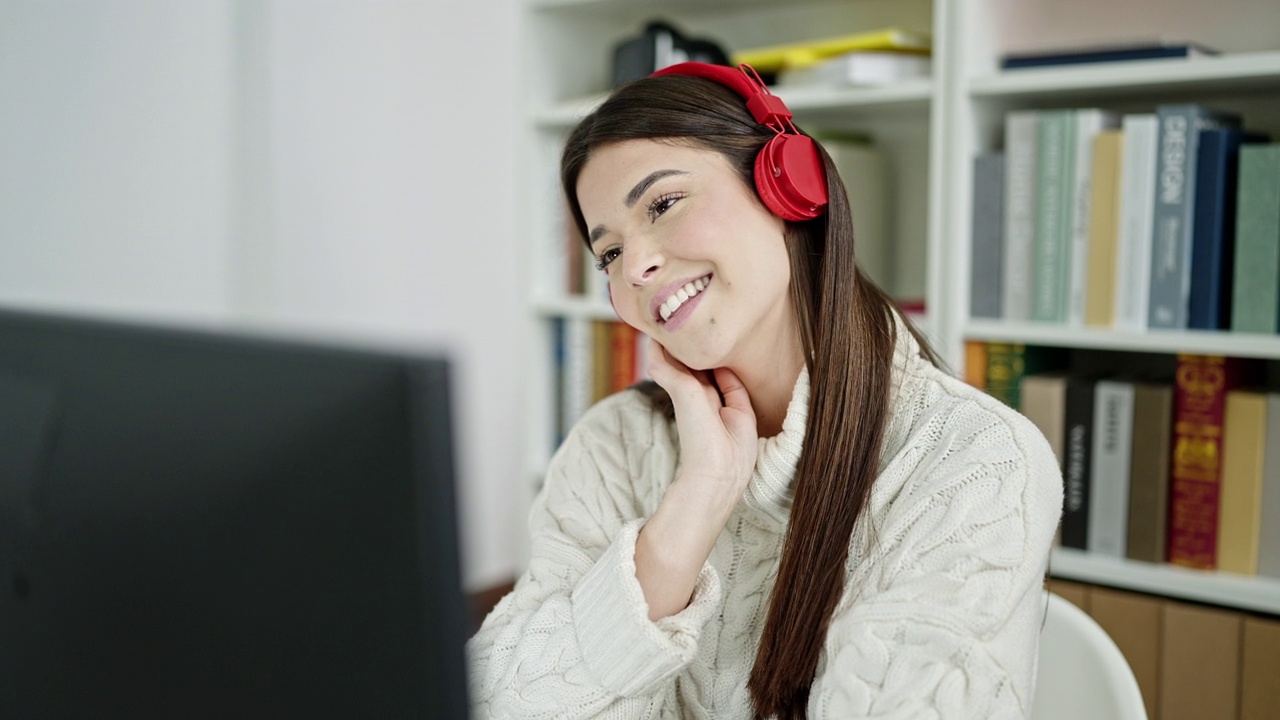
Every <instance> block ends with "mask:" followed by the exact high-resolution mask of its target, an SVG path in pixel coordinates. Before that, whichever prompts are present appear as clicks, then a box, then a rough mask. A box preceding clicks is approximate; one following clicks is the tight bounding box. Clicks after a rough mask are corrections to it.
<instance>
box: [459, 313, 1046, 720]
mask: <svg viewBox="0 0 1280 720" xmlns="http://www.w3.org/2000/svg"><path fill="white" fill-rule="evenodd" d="M898 336H899V341H898V343H897V345H898V347H897V350H896V351H895V359H894V372H893V386H894V391H893V392H894V397H893V398H892V402H891V404H890V408H891V411H890V412H891V415H890V421H889V426H888V428H887V433H886V436H885V452H884V455H883V460H882V462H881V465H880V475H879V477H878V478H877V480H876V482H875V485H874V487H873V489H872V494H871V498H870V504H869V506H868V507H867V509H866V511H865V513H864V515H863V516H862V518H861V519H860V520H859V522H858V523H857V525H856V527H855V529H854V532H853V535H852V538H851V539H850V547H849V559H848V561H847V563H846V566H845V586H844V595H843V598H842V600H841V601H840V604H839V605H838V607H837V608H836V611H835V613H834V615H833V617H832V621H831V626H830V629H829V631H828V633H827V638H826V642H825V644H824V647H823V652H822V656H821V659H820V660H819V664H818V669H817V674H816V678H815V680H814V683H813V687H812V692H811V695H810V700H809V707H808V716H809V717H810V718H840V719H846V718H903V719H904V720H906V719H910V720H916V719H919V718H966V719H967V718H983V719H987V718H1022V717H1025V716H1026V715H1027V713H1028V712H1029V709H1030V707H1031V695H1032V690H1033V688H1034V685H1035V671H1036V652H1037V643H1038V634H1039V631H1040V626H1041V620H1042V618H1043V613H1044V604H1045V599H1044V594H1043V590H1042V581H1043V577H1044V573H1045V567H1046V564H1047V562H1048V556H1049V546H1050V542H1051V540H1052V537H1053V534H1054V530H1055V528H1056V526H1057V523H1058V519H1059V514H1060V512H1061V507H1062V477H1061V473H1060V471H1059V469H1058V463H1057V460H1056V459H1055V458H1054V455H1053V453H1052V451H1051V450H1050V449H1049V446H1048V444H1047V443H1046V442H1045V440H1044V438H1043V436H1042V435H1041V434H1040V433H1039V432H1038V431H1037V430H1036V428H1035V427H1034V426H1033V425H1032V424H1031V423H1030V422H1029V421H1027V420H1026V419H1025V418H1024V417H1022V416H1021V415H1019V414H1018V413H1016V412H1014V411H1012V410H1010V409H1009V408H1007V407H1005V406H1004V405H1002V404H1001V403H999V402H998V401H996V400H993V399H992V398H990V397H989V396H987V395H985V394H984V393H982V392H979V391H977V390H975V389H973V388H971V387H969V386H968V385H966V384H964V383H962V382H960V381H958V380H956V379H955V378H952V377H950V376H948V375H946V374H945V373H943V372H941V371H940V370H938V369H936V368H935V367H933V366H932V365H931V364H929V363H928V362H927V361H926V360H923V359H921V358H920V357H919V347H918V346H917V345H916V343H915V341H914V340H913V339H911V338H910V336H909V335H908V334H907V333H906V332H905V331H904V330H903V329H902V328H899V333H898ZM808 405H809V381H808V374H807V372H802V373H801V376H800V378H799V379H798V381H797V383H796V388H795V392H794V395H793V397H792V400H791V403H790V405H789V407H788V410H787V415H786V419H785V421H784V422H783V429H782V432H781V434H779V435H777V436H776V437H772V438H763V439H761V440H760V441H759V455H758V458H757V461H756V468H755V473H754V475H753V477H752V479H751V481H750V484H749V486H748V489H747V491H746V494H745V496H744V498H743V500H742V502H741V503H739V505H738V508H737V509H736V511H735V512H734V514H733V516H732V517H731V519H730V520H729V522H728V524H727V525H726V527H725V529H724V531H723V532H722V533H721V535H720V538H719V540H718V541H717V543H716V546H715V549H714V550H713V552H712V554H711V557H710V559H709V560H708V561H707V563H706V565H705V566H704V567H703V569H702V574H701V576H700V577H699V578H698V583H697V588H696V589H695V591H694V595H693V600H692V602H691V603H690V605H689V607H687V608H686V609H685V610H683V611H682V612H680V613H679V614H677V615H675V616H672V617H668V618H664V619H662V620H659V621H657V622H651V621H650V620H649V619H648V612H647V607H646V605H645V601H644V595H643V593H642V591H641V588H640V584H639V583H638V582H637V580H636V577H635V565H634V554H635V542H636V535H637V533H638V532H639V529H640V526H641V524H642V523H643V522H644V519H645V518H647V517H649V516H650V515H651V514H652V513H653V512H654V510H655V509H656V508H657V507H658V503H659V501H660V500H661V499H662V495H663V492H664V490H665V489H666V487H667V485H668V484H669V483H670V482H671V481H672V479H673V478H674V476H675V471H676V465H677V463H678V459H679V451H678V443H677V435H676V430H675V427H674V425H673V424H671V423H669V422H668V421H667V420H665V419H664V418H662V417H661V416H660V415H659V414H657V413H655V412H654V411H652V410H651V409H650V407H649V404H648V401H647V400H646V399H644V398H643V397H642V396H641V395H640V394H639V393H637V392H635V391H627V392H623V393H620V394H617V395H614V396H612V397H610V398H607V399H605V400H604V401H602V402H600V403H599V404H597V405H596V406H595V407H594V408H592V409H591V411H590V412H588V413H587V414H586V416H585V417H584V418H583V419H582V420H581V421H580V422H579V423H578V424H577V426H576V427H575V428H574V429H573V431H572V432H570V433H569V436H568V437H567V438H566V439H565V441H564V443H563V444H562V446H561V448H560V450H559V451H558V452H557V453H556V454H555V456H554V457H553V458H552V460H551V464H550V466H549V468H548V471H547V479H546V484H545V487H544V488H543V490H542V492H541V493H540V495H539V497H538V499H537V501H536V502H535V505H534V507H533V510H532V513H531V517H530V529H531V531H532V534H533V546H532V558H531V560H530V564H529V569H528V571H527V572H526V573H525V574H524V576H523V577H521V578H520V580H519V581H518V582H517V584H516V587H515V590H514V591H512V592H511V593H510V594H509V595H508V596H507V597H506V598H504V599H503V600H502V601H501V602H500V603H499V604H498V606H497V607H496V608H494V610H493V612H492V613H491V614H490V615H489V617H488V618H487V619H486V620H485V622H484V625H483V627H482V628H481V629H480V631H479V632H478V633H477V634H476V636H475V637H474V638H472V639H471V641H470V643H469V644H468V648H467V649H468V656H469V662H470V671H471V693H472V704H473V708H474V712H475V716H476V717H477V718H478V719H480V720H483V719H484V718H515V719H519V720H534V719H537V718H751V717H752V705H751V699H750V696H749V694H748V693H747V690H746V681H747V678H748V676H749V674H750V672H751V666H752V663H753V662H754V660H755V654H756V646H757V644H758V642H759V638H760V634H761V631H762V629H763V625H764V617H765V612H766V609H767V607H768V602H769V596H770V592H771V589H772V586H773V582H774V579H775V574H776V572H777V567H778V559H779V555H780V551H781V547H782V540H783V537H784V533H785V531H786V527H787V521H788V515H789V511H790V506H791V489H790V485H791V480H792V476H793V475H794V473H795V468H796V464H797V461H798V460H799V456H800V451H801V446H802V441H803V437H804V429H805V421H806V417H807V413H808V409H809V408H808Z"/></svg>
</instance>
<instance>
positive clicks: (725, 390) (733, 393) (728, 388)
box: [715, 367, 754, 415]
mask: <svg viewBox="0 0 1280 720" xmlns="http://www.w3.org/2000/svg"><path fill="white" fill-rule="evenodd" d="M715 378H716V385H717V386H718V387H719V388H720V395H721V397H723V398H724V406H725V407H727V408H733V409H734V410H741V411H742V412H745V413H747V414H749V415H753V414H754V411H753V410H752V409H751V396H750V395H748V394H747V387H746V386H745V385H743V384H742V380H741V379H740V378H739V377H738V375H737V373H735V372H734V371H732V370H730V369H729V368H725V367H721V368H716V369H715Z"/></svg>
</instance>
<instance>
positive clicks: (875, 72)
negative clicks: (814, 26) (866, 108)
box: [777, 50, 933, 87]
mask: <svg viewBox="0 0 1280 720" xmlns="http://www.w3.org/2000/svg"><path fill="white" fill-rule="evenodd" d="M932 72H933V60H932V59H931V58H930V57H929V56H928V55H922V54H919V53H906V52H896V51H890V50H855V51H853V52H848V53H844V54H841V55H835V56H833V57H830V58H827V59H825V60H820V61H818V62H815V63H813V64H811V65H799V66H796V65H790V66H785V67H784V68H783V69H782V70H781V71H780V72H779V73H778V82H777V85H778V86H779V87H806V86H815V85H816V86H825V87H839V86H863V87H873V86H879V85H891V84H893V83H896V82H901V81H903V80H911V79H914V78H927V77H929V76H930V75H931V74H932Z"/></svg>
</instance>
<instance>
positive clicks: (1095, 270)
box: [1084, 130, 1124, 327]
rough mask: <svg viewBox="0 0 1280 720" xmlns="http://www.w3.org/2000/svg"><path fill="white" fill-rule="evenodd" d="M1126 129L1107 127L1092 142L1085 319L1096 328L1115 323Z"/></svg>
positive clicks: (1087, 323)
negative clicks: (1091, 183)
mask: <svg viewBox="0 0 1280 720" xmlns="http://www.w3.org/2000/svg"><path fill="white" fill-rule="evenodd" d="M1123 152H1124V131H1122V130H1104V131H1102V132H1100V133H1098V135H1097V137H1096V139H1095V140H1094V145H1093V186H1092V187H1091V188H1090V189H1089V192H1090V193H1091V194H1092V196H1093V197H1092V200H1091V201H1090V203H1089V221H1088V228H1087V229H1088V235H1089V243H1088V251H1087V255H1088V266H1087V269H1088V272H1087V274H1086V275H1085V279H1084V288H1085V303H1084V321H1085V324H1086V325H1091V326H1094V327H1111V326H1112V325H1113V324H1114V323H1115V294H1116V259H1117V258H1116V251H1117V243H1116V235H1117V233H1118V230H1119V225H1120V216H1119V211H1120V207H1119V206H1120V160H1121V156H1122V154H1123Z"/></svg>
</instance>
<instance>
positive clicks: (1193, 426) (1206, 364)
mask: <svg viewBox="0 0 1280 720" xmlns="http://www.w3.org/2000/svg"><path fill="white" fill-rule="evenodd" d="M1234 375H1235V370H1234V367H1233V363H1232V362H1231V360H1230V359H1229V358H1224V357H1221V356H1217V355H1179V356H1178V359H1177V370H1176V375H1175V384H1174V416H1173V457H1172V463H1171V465H1172V466H1171V468H1170V476H1171V479H1170V486H1169V525H1168V539H1169V548H1168V554H1167V559H1168V561H1169V562H1171V563H1173V564H1175V565H1184V566H1186V567H1194V568H1202V569H1208V570H1212V569H1214V568H1215V567H1217V557H1218V554H1217V544H1218V502H1219V494H1220V492H1221V481H1222V464H1221V458H1222V424H1223V414H1224V411H1225V404H1226V394H1227V392H1229V391H1230V390H1231V389H1233V386H1234Z"/></svg>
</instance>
